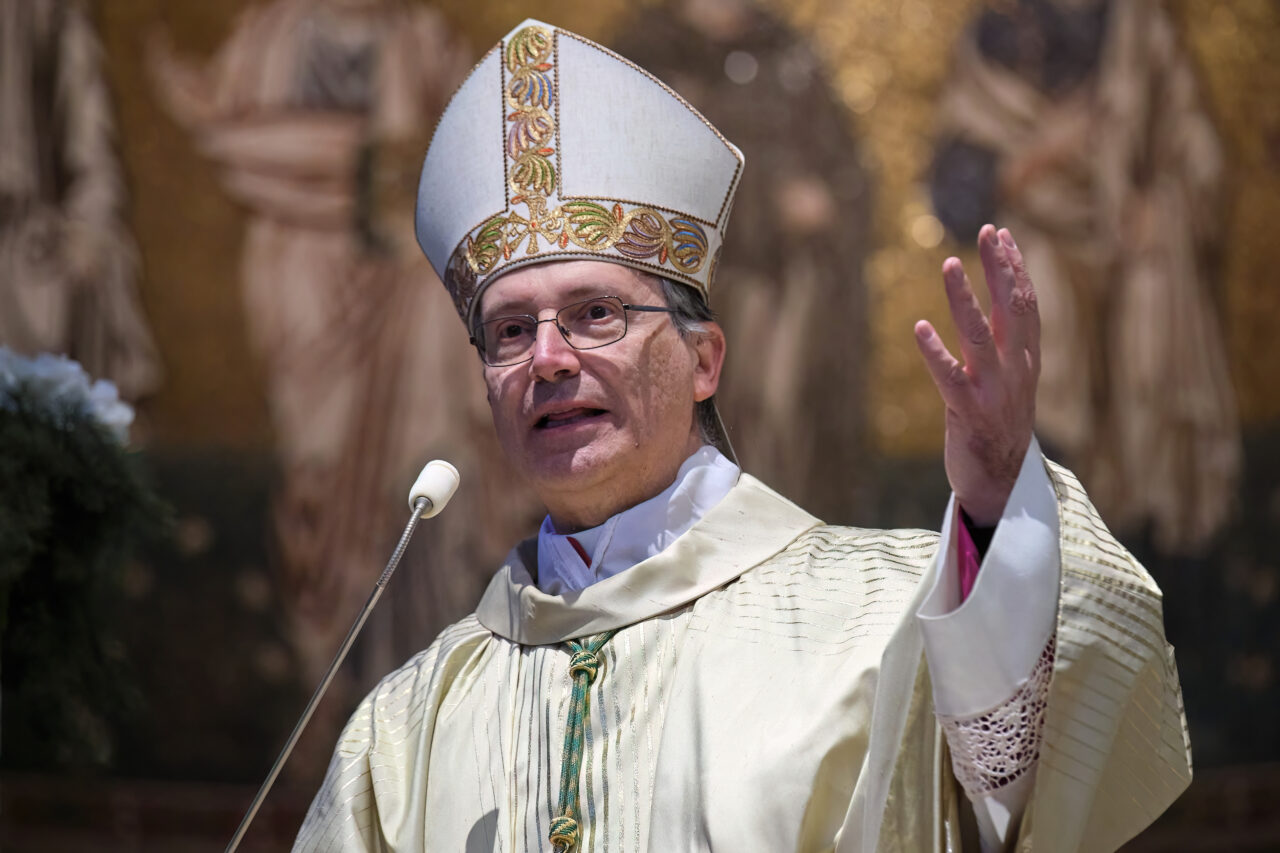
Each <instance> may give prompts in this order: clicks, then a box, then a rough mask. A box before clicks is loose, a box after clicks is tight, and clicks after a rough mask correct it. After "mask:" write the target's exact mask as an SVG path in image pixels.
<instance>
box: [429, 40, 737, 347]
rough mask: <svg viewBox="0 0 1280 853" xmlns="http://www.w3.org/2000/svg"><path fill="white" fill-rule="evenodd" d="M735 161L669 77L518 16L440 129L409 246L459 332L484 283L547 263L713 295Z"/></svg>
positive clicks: (474, 72)
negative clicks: (574, 263) (611, 271)
mask: <svg viewBox="0 0 1280 853" xmlns="http://www.w3.org/2000/svg"><path fill="white" fill-rule="evenodd" d="M742 164H743V158H742V152H740V151H739V150H738V149H737V148H736V147H734V145H733V144H732V143H730V142H729V141H728V140H727V139H725V138H724V137H723V136H722V135H721V134H720V132H719V131H718V130H716V129H715V128H714V127H712V126H711V123H710V122H708V121H707V120H706V119H705V118H703V117H702V115H701V114H700V113H698V111H697V110H695V109H694V108H693V107H691V106H690V105H689V104H688V103H687V102H686V101H685V100H684V99H683V98H681V97H680V96H679V95H677V94H676V93H675V92H674V91H672V90H671V88H670V87H668V86H667V85H666V84H664V83H663V82H662V81H660V80H658V79H657V78H656V77H654V76H653V75H651V74H649V73H648V72H646V71H645V70H644V69H642V68H639V67H637V66H636V65H635V64H633V63H631V62H628V61H627V60H626V59H624V58H623V57H621V56H618V55H617V54H616V53H614V52H613V51H611V50H608V49H606V48H604V47H601V46H600V45H598V44H596V43H595V42H592V41H589V40H587V39H585V38H583V37H582V36H579V35H576V34H574V33H571V32H568V31H567V30H562V29H558V28H557V27H553V26H551V25H550V24H544V23H542V22H540V21H535V20H527V21H525V22H524V23H522V24H520V26H518V27H516V28H515V29H514V30H512V31H511V32H510V33H509V34H508V35H507V36H506V37H505V38H503V39H502V41H501V42H499V43H498V44H497V45H496V46H495V47H494V48H493V49H492V50H490V51H489V52H488V53H487V54H485V56H484V58H483V59H481V60H480V62H479V63H478V64H477V65H476V67H475V68H474V69H472V71H471V74H470V75H468V77H467V79H466V80H465V81H464V82H463V83H462V86H460V87H459V88H458V91H457V92H456V93H454V96H453V98H452V100H450V101H449V105H448V106H447V107H446V108H445V110H444V113H443V115H441V117H440V122H439V124H437V125H436V130H435V135H434V136H433V137H432V139H431V146H430V147H429V148H428V149H427V157H426V161H425V162H424V163H423V166H422V179H421V181H420V182H419V184H418V210H417V222H416V226H417V233H418V243H419V244H420V245H421V246H422V250H423V251H424V252H425V253H426V255H427V258H428V259H429V260H430V261H431V265H432V266H433V267H435V270H436V272H437V273H438V274H439V275H440V278H441V280H442V281H444V284H445V287H447V288H448V289H449V293H450V294H451V295H452V296H453V301H454V304H455V305H456V306H457V309H458V313H459V314H460V315H461V316H462V319H463V321H464V322H466V323H467V326H468V328H470V327H471V326H472V324H473V317H472V312H473V311H474V310H475V307H476V306H477V305H478V304H479V299H478V298H477V297H479V295H480V293H481V292H482V291H483V290H484V288H485V285H487V284H488V283H489V282H490V281H492V280H493V279H495V278H496V277H497V276H499V275H501V274H502V273H505V272H508V271H510V270H512V269H515V268H516V267H520V266H524V265H527V264H532V263H539V262H542V261H553V260H571V259H581V258H590V259H594V260H602V261H613V262H616V263H620V264H626V265H627V266H631V267H635V268H637V269H640V270H644V271H646V272H650V273H654V274H656V275H661V276H663V277H666V278H669V279H672V280H674V281H680V282H684V283H685V284H689V285H692V286H693V287H694V288H696V289H697V290H698V291H699V292H700V293H701V294H702V296H703V298H704V299H706V298H707V296H708V292H709V290H710V288H711V279H712V276H713V275H714V273H715V267H716V259H717V257H718V255H719V253H720V246H721V243H722V241H723V235H724V229H725V225H726V224H727V222H728V219H729V209H730V207H732V204H733V194H734V191H735V190H736V189H737V187H738V178H739V176H740V175H741V174H742Z"/></svg>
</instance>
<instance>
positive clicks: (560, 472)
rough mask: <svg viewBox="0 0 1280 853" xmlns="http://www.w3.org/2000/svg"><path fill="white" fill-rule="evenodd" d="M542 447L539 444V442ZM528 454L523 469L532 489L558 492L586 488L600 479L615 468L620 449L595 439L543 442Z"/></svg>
mask: <svg viewBox="0 0 1280 853" xmlns="http://www.w3.org/2000/svg"><path fill="white" fill-rule="evenodd" d="M539 444H542V442H539ZM546 444H547V445H550V446H543V447H540V448H535V449H533V450H532V452H530V453H529V454H528V460H527V463H526V465H525V466H524V468H525V471H526V472H528V474H529V478H530V480H531V481H532V482H533V484H534V486H535V487H539V486H541V487H543V488H553V489H556V490H562V489H565V488H574V487H575V486H577V485H586V484H588V483H590V482H594V481H596V480H598V479H600V478H601V477H603V476H607V472H608V471H609V470H610V469H611V468H612V467H614V466H615V465H616V463H617V460H618V458H619V457H620V456H621V453H622V450H623V448H610V447H609V446H608V445H609V443H608V442H606V441H604V440H601V439H597V440H596V441H589V442H587V443H585V444H582V443H578V444H566V445H564V446H559V447H556V446H555V445H556V444H559V442H547V443H546Z"/></svg>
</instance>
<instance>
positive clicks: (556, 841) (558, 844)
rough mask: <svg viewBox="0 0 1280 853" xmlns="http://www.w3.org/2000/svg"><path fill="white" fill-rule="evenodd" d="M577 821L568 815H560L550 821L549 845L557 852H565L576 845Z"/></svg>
mask: <svg viewBox="0 0 1280 853" xmlns="http://www.w3.org/2000/svg"><path fill="white" fill-rule="evenodd" d="M578 837H579V836H578V822H577V821H576V820H574V819H573V818H571V817H569V816H568V815H560V816H559V817H557V818H555V819H553V820H552V821H551V837H550V841H551V846H552V847H554V848H555V849H556V850H557V851H559V853H567V851H569V850H572V849H573V848H575V847H577V846H578Z"/></svg>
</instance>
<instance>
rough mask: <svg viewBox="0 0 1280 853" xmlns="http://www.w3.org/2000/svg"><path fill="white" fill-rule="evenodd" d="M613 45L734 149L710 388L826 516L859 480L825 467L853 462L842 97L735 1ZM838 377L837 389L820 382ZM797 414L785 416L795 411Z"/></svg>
mask: <svg viewBox="0 0 1280 853" xmlns="http://www.w3.org/2000/svg"><path fill="white" fill-rule="evenodd" d="M618 33H619V35H618V37H617V38H615V39H614V40H613V42H612V44H611V46H612V47H614V48H615V49H616V50H617V51H618V52H619V53H621V54H622V55H624V56H626V57H628V58H630V59H633V60H634V61H635V62H636V63H637V64H638V65H640V66H641V67H642V68H646V69H648V70H649V71H651V72H652V73H653V74H654V75H655V76H657V77H658V78H659V79H661V80H665V81H667V82H669V83H670V84H671V85H672V87H673V88H675V89H676V90H677V91H679V92H680V93H681V94H683V95H684V96H685V97H687V98H688V99H689V102H690V103H692V104H693V105H694V106H695V107H696V108H697V109H698V110H699V111H701V112H702V113H703V114H704V115H705V116H707V118H708V119H709V120H710V121H711V122H712V123H713V124H714V125H716V127H718V128H720V129H721V130H722V131H723V132H724V134H725V135H726V136H727V137H729V138H730V139H732V140H734V142H735V143H736V144H737V145H738V146H739V147H740V148H741V149H742V151H743V154H744V155H745V156H746V160H747V162H748V163H750V164H751V168H749V169H746V170H745V171H744V173H743V177H742V182H741V184H740V185H739V187H738V192H737V196H736V201H735V203H734V218H733V225H732V226H731V227H730V229H729V232H728V234H727V235H726V237H725V250H724V252H723V254H722V258H723V262H722V264H721V265H720V267H719V269H718V271H717V276H718V277H719V279H720V280H721V281H726V282H728V281H731V282H733V286H732V287H726V288H724V289H723V292H722V295H721V296H720V297H719V298H718V301H717V305H716V312H717V315H718V316H719V318H720V320H721V321H722V323H723V324H724V327H725V330H726V333H727V334H728V336H729V346H730V350H731V351H732V352H733V354H734V356H733V358H731V359H729V360H728V362H727V364H726V367H725V370H726V374H725V382H724V384H723V386H722V390H721V391H720V392H719V393H717V395H716V399H717V403H718V406H719V408H720V410H721V411H722V413H723V415H724V421H725V425H726V427H727V428H728V433H729V436H730V438H731V440H732V441H733V445H734V449H735V450H736V451H737V453H738V455H739V457H740V458H741V460H742V461H743V463H744V464H745V465H748V466H749V467H750V468H751V469H752V470H754V471H756V472H758V473H760V475H761V476H762V477H764V478H765V479H767V480H768V481H769V482H771V483H775V484H777V485H778V487H779V488H780V489H781V490H782V491H783V492H784V493H785V494H788V495H791V496H793V497H794V498H795V499H796V500H797V501H799V502H800V503H801V504H803V505H804V506H807V507H810V508H813V509H814V511H815V512H817V513H818V514H819V515H821V516H823V517H826V518H850V517H853V515H854V512H855V507H854V506H853V503H854V502H855V500H856V498H857V492H856V490H854V489H850V488H849V484H848V483H845V482H836V481H833V480H832V478H830V477H827V476H824V472H826V471H829V470H831V469H832V467H835V468H838V469H839V470H856V469H857V468H859V467H860V466H861V465H863V464H864V463H865V449H866V439H865V430H866V395H865V393H859V392H857V391H856V390H854V389H861V388H865V383H866V377H865V374H864V367H865V364H866V341H867V335H866V323H867V315H866V302H865V299H866V295H865V290H864V287H863V283H862V264H863V262H864V260H865V256H866V238H867V235H869V234H870V233H871V228H870V217H869V207H870V192H869V187H868V179H867V176H866V174H865V173H864V171H863V169H862V167H861V165H860V161H859V158H858V154H857V149H858V145H857V141H856V140H855V139H854V138H853V137H852V135H851V132H850V121H849V116H848V113H847V111H846V110H845V109H844V108H843V107H842V106H841V105H840V104H839V102H838V99H837V98H836V97H835V95H834V94H833V93H832V91H831V89H830V86H829V85H828V84H827V81H826V78H825V76H824V73H823V69H822V66H821V62H820V60H819V59H818V57H817V56H816V55H815V54H814V52H813V49H812V48H811V47H810V45H809V44H808V42H807V41H806V40H805V39H804V38H803V37H801V36H800V35H798V34H796V33H794V32H792V31H790V30H789V28H788V27H787V26H786V25H785V24H784V23H782V22H781V21H779V20H778V19H777V18H776V17H774V16H772V15H770V14H769V13H767V12H765V11H764V10H762V9H759V8H757V7H756V6H755V5H753V4H750V3H747V2H744V0H672V2H668V3H665V4H663V5H662V6H661V7H660V8H659V9H652V8H646V9H644V10H643V12H641V13H638V14H635V15H633V16H632V19H631V20H627V19H624V20H623V21H622V22H621V23H620V24H619V26H618ZM833 377H839V382H840V385H841V388H843V389H846V390H845V391H844V392H843V393H840V394H832V393H831V392H830V386H831V381H832V378H833ZM797 412H803V413H804V416H803V417H801V418H797V416H796V413H797Z"/></svg>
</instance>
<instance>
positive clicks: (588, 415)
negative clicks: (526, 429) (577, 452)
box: [534, 406, 605, 429]
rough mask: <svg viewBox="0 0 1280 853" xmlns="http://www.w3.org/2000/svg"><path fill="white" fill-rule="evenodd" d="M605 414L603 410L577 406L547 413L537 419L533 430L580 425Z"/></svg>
mask: <svg viewBox="0 0 1280 853" xmlns="http://www.w3.org/2000/svg"><path fill="white" fill-rule="evenodd" d="M604 413H605V410H604V409H591V408H586V407H584V406H578V407H575V408H572V409H565V410H564V411H562V412H549V413H547V414H545V415H543V416H542V417H540V418H538V421H537V423H535V424H534V428H535V429H559V428H561V427H567V426H572V425H573V424H577V423H582V422H583V421H588V420H591V419H592V418H598V417H600V416H601V415H603V414H604Z"/></svg>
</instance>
